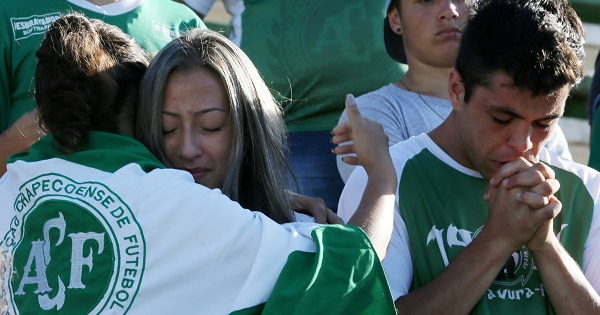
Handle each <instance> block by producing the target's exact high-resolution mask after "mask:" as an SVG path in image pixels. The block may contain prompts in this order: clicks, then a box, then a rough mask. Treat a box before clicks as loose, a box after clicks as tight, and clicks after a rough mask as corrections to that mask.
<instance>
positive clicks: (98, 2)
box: [87, 0, 119, 7]
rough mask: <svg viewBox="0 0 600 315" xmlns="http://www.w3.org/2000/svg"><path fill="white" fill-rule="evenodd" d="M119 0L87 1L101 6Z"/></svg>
mask: <svg viewBox="0 0 600 315" xmlns="http://www.w3.org/2000/svg"><path fill="white" fill-rule="evenodd" d="M118 1H119V0H87V2H90V3H93V4H95V5H97V6H99V7H101V6H103V5H107V4H111V3H115V2H118Z"/></svg>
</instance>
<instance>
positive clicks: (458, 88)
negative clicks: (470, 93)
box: [448, 69, 465, 112]
mask: <svg viewBox="0 0 600 315" xmlns="http://www.w3.org/2000/svg"><path fill="white" fill-rule="evenodd" d="M448 94H449V95H450V103H451V104H452V108H453V109H454V110H455V111H457V112H458V111H460V109H461V108H462V107H463V106H464V105H465V85H464V84H463V80H462V76H461V75H460V73H459V72H458V71H457V70H456V69H452V70H451V71H450V77H449V78H448Z"/></svg>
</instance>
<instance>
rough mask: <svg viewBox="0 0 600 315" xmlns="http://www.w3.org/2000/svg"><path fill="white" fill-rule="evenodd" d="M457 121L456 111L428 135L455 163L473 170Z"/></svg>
mask: <svg viewBox="0 0 600 315" xmlns="http://www.w3.org/2000/svg"><path fill="white" fill-rule="evenodd" d="M457 119H458V117H456V113H455V112H454V111H452V112H450V115H449V116H448V118H446V120H444V122H442V124H441V125H439V126H438V127H437V128H435V129H433V130H431V131H430V132H428V133H427V135H428V136H429V137H430V138H431V140H433V142H435V144H437V145H438V146H439V147H440V149H442V151H444V152H446V154H448V155H449V156H450V157H451V158H452V159H453V160H454V161H456V162H458V163H459V164H460V165H462V166H464V167H466V168H469V169H473V166H472V165H471V162H470V160H469V158H468V157H467V156H466V154H465V151H464V149H463V144H462V139H461V137H460V130H459V128H458V125H457V121H456V120H457Z"/></svg>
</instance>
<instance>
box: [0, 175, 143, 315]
mask: <svg viewBox="0 0 600 315" xmlns="http://www.w3.org/2000/svg"><path fill="white" fill-rule="evenodd" d="M19 191H20V193H19V194H18V196H17V197H16V198H15V200H14V204H13V206H14V210H15V213H16V215H15V217H13V219H12V220H11V223H10V229H9V231H8V232H7V233H6V234H5V235H4V237H3V239H2V240H1V241H0V248H2V256H3V257H4V260H5V265H4V268H6V269H7V270H12V272H5V273H3V275H2V277H3V279H2V280H3V281H4V282H5V283H6V284H7V287H8V292H3V294H5V295H8V296H7V297H5V298H6V299H7V300H8V303H9V304H10V308H12V309H13V310H14V313H15V314H43V313H44V311H53V312H56V311H60V312H64V313H65V314H87V313H101V312H103V311H111V312H114V313H116V314H119V313H126V312H127V310H128V309H129V307H130V306H131V304H132V302H133V300H134V299H135V296H136V294H137V292H138V290H139V287H140V284H141V281H142V276H143V273H144V267H145V261H146V259H145V255H146V246H145V240H144V235H143V233H142V229H141V227H140V225H139V223H138V222H137V221H136V218H135V216H134V214H133V213H132V211H131V210H130V208H129V207H128V205H127V204H125V202H124V201H123V200H122V199H121V198H120V197H119V196H118V195H117V194H116V193H114V192H113V191H112V190H111V189H110V188H108V187H107V186H106V185H104V184H101V183H97V182H83V183H79V182H76V181H74V180H72V179H70V178H68V177H65V176H63V175H59V174H44V175H41V176H38V177H36V178H33V179H31V180H29V181H27V182H26V183H25V184H23V186H21V188H20V190H19ZM0 261H1V260H0Z"/></svg>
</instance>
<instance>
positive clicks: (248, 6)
mask: <svg viewBox="0 0 600 315" xmlns="http://www.w3.org/2000/svg"><path fill="white" fill-rule="evenodd" d="M209 1H210V0H209ZM189 2H202V1H193V0H189ZM231 2H235V1H225V4H228V3H231ZM238 2H243V4H242V5H240V4H239V3H238V4H237V5H235V9H234V10H235V12H239V11H242V13H241V22H240V21H239V20H237V19H236V18H234V20H233V22H234V25H241V27H239V28H237V27H236V28H234V32H235V36H236V40H240V41H241V42H240V44H239V45H240V47H241V48H242V50H244V52H245V53H246V54H247V55H248V57H250V59H251V60H252V62H254V64H255V65H256V67H257V68H258V70H259V71H260V74H261V75H262V76H263V78H264V79H265V82H266V83H267V86H268V87H269V88H271V89H272V91H273V94H274V96H275V98H276V99H277V100H278V101H280V102H281V104H282V105H283V110H284V118H285V122H286V125H287V127H288V129H289V130H290V131H322V130H330V129H331V128H333V127H335V125H337V122H338V119H339V118H340V114H341V113H342V110H344V107H345V106H344V100H345V96H346V94H348V93H353V94H354V95H357V96H358V95H362V94H365V93H367V92H369V91H372V90H375V89H378V88H379V87H381V86H383V85H386V84H388V83H390V82H395V81H398V80H399V79H400V78H402V75H403V74H404V71H405V69H406V68H404V66H403V65H400V64H398V63H396V62H395V61H394V60H392V58H390V57H389V55H388V54H387V52H386V50H385V45H384V43H383V32H382V27H383V19H384V18H385V16H386V7H385V1H384V0H370V1H348V0H328V1H323V0H302V1H299V0H253V1H248V0H246V1H241V0H240V1H238ZM230 6H233V5H232V4H230ZM240 8H241V9H240ZM232 11H233V10H232Z"/></svg>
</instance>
